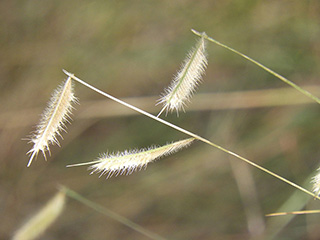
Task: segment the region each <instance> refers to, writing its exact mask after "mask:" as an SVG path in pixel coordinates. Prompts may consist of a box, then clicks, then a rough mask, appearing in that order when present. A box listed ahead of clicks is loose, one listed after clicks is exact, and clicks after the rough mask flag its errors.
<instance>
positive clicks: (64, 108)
mask: <svg viewBox="0 0 320 240" xmlns="http://www.w3.org/2000/svg"><path fill="white" fill-rule="evenodd" d="M73 102H77V98H76V97H75V96H74V91H73V85H72V80H71V78H70V77H68V79H67V80H66V81H65V83H64V84H62V85H60V86H59V87H58V88H57V89H56V90H55V91H54V92H53V94H52V97H51V99H50V101H49V104H48V106H47V108H46V109H45V110H44V112H43V113H42V116H41V120H40V123H39V124H38V126H37V129H36V131H35V133H34V134H33V135H32V137H31V139H30V142H32V143H33V144H34V145H33V147H32V149H31V150H30V151H29V152H27V154H31V156H30V159H29V163H28V165H27V166H28V167H29V166H30V164H31V162H32V160H33V159H34V158H36V157H37V155H38V153H39V151H41V152H42V153H43V156H44V158H45V159H46V151H48V152H49V155H50V149H49V145H50V144H57V145H58V146H60V144H59V141H58V139H57V136H60V137H61V138H62V136H61V131H66V130H65V128H66V125H65V124H66V122H69V119H70V114H71V110H72V109H73V107H72V103H73Z"/></svg>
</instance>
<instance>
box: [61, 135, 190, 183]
mask: <svg viewBox="0 0 320 240" xmlns="http://www.w3.org/2000/svg"><path fill="white" fill-rule="evenodd" d="M193 141H194V138H188V139H184V140H181V141H177V142H174V143H170V144H167V145H164V146H162V147H150V148H148V149H140V150H130V151H124V152H119V153H117V154H107V153H106V154H104V155H103V156H102V157H100V158H99V159H98V160H96V161H93V162H87V163H80V164H73V165H68V166H67V167H74V166H83V165H90V164H94V165H92V166H90V167H89V169H93V170H92V172H91V174H92V173H95V172H98V173H101V175H104V174H108V175H107V178H109V177H111V176H113V175H116V176H117V175H122V174H127V175H128V174H131V173H133V172H134V171H136V170H141V169H142V168H145V167H146V166H147V164H148V163H150V162H153V161H155V160H157V159H159V158H161V157H164V156H168V155H170V154H172V153H175V152H177V151H179V150H180V149H182V148H184V147H187V146H189V145H190V144H191V143H192V142H193Z"/></svg>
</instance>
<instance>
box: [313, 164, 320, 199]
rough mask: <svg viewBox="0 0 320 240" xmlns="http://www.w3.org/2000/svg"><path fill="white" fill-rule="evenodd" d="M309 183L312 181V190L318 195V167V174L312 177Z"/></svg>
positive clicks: (319, 185)
mask: <svg viewBox="0 0 320 240" xmlns="http://www.w3.org/2000/svg"><path fill="white" fill-rule="evenodd" d="M311 183H313V188H312V191H313V192H314V193H315V194H316V195H318V196H319V195H320V168H319V169H318V174H317V175H315V176H314V177H313V178H312V181H311Z"/></svg>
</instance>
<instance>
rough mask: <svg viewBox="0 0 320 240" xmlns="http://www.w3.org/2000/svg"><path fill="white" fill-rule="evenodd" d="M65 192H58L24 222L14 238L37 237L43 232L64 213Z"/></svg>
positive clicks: (19, 239)
mask: <svg viewBox="0 0 320 240" xmlns="http://www.w3.org/2000/svg"><path fill="white" fill-rule="evenodd" d="M64 204H65V193H63V192H61V191H60V192H58V193H57V194H56V195H55V196H54V197H53V198H52V199H51V200H50V201H49V202H48V203H47V204H46V206H45V207H44V208H42V209H41V210H40V211H39V212H38V213H37V214H36V215H35V216H33V217H32V218H31V219H30V220H29V221H28V222H27V223H26V224H24V225H23V226H22V227H21V228H20V229H19V230H18V231H17V232H16V233H15V235H14V236H13V240H29V239H35V238H37V237H38V236H39V235H40V234H42V233H43V232H44V231H45V230H46V229H47V228H48V227H49V226H50V225H51V224H52V223H53V222H54V221H55V220H56V219H57V218H58V216H59V215H60V214H61V213H62V211H63V207H64Z"/></svg>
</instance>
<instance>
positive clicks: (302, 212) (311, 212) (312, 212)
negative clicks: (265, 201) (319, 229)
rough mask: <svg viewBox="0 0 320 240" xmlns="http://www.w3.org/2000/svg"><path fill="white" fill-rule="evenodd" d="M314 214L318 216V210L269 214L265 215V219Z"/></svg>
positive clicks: (319, 211)
mask: <svg viewBox="0 0 320 240" xmlns="http://www.w3.org/2000/svg"><path fill="white" fill-rule="evenodd" d="M315 213H317V214H319V213H320V210H308V211H293V212H279V213H270V214H267V215H266V217H277V216H285V215H304V214H315Z"/></svg>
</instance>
